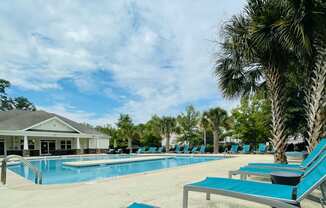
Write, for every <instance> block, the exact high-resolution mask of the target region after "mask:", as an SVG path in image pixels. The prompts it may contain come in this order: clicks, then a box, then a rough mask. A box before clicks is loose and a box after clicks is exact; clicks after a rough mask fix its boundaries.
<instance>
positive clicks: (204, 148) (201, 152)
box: [199, 145, 206, 154]
mask: <svg viewBox="0 0 326 208" xmlns="http://www.w3.org/2000/svg"><path fill="white" fill-rule="evenodd" d="M205 151H206V146H205V145H202V146H200V150H199V153H200V154H205Z"/></svg>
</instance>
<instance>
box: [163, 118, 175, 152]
mask: <svg viewBox="0 0 326 208" xmlns="http://www.w3.org/2000/svg"><path fill="white" fill-rule="evenodd" d="M159 125H160V131H161V134H162V135H163V137H164V138H165V149H166V152H168V151H169V150H170V139H171V134H172V133H173V132H175V131H176V126H177V122H176V119H175V118H173V117H169V116H163V117H162V118H160V119H159Z"/></svg>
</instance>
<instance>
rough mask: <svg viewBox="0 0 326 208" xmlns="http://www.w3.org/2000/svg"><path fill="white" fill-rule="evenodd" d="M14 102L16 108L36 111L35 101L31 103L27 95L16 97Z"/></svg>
mask: <svg viewBox="0 0 326 208" xmlns="http://www.w3.org/2000/svg"><path fill="white" fill-rule="evenodd" d="M13 104H14V105H15V108H16V109H20V110H27V111H35V110H36V108H35V106H34V105H33V103H31V102H30V101H29V100H28V99H27V98H25V97H16V98H14V100H13Z"/></svg>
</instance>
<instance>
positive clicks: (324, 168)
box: [183, 157, 326, 208]
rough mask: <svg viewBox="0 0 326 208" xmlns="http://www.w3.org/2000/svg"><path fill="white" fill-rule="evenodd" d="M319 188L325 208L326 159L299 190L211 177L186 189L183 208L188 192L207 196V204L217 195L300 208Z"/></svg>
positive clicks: (311, 171) (275, 205) (305, 179)
mask: <svg viewBox="0 0 326 208" xmlns="http://www.w3.org/2000/svg"><path fill="white" fill-rule="evenodd" d="M318 187H320V189H321V191H322V193H323V194H322V196H321V197H322V199H321V200H320V201H321V203H323V204H325V194H324V193H325V191H326V190H325V189H326V158H325V157H324V158H323V159H322V160H320V161H319V162H318V163H316V164H314V167H313V168H312V169H311V170H310V171H309V173H307V174H306V175H305V177H303V178H302V179H301V181H300V183H299V184H298V185H297V186H287V185H279V184H268V183H261V182H254V181H242V180H236V179H227V178H211V177H208V178H206V179H205V180H203V181H200V182H197V183H192V184H188V185H185V186H184V188H183V208H187V207H188V193H189V191H195V192H203V193H206V199H207V200H209V199H210V194H218V195H224V196H228V197H233V198H238V199H243V200H248V201H253V202H257V203H260V204H265V205H267V206H273V207H278V208H297V207H298V206H299V205H300V202H301V201H302V200H303V199H304V198H306V197H307V196H308V195H309V194H310V193H311V192H312V191H314V190H315V189H316V188H318Z"/></svg>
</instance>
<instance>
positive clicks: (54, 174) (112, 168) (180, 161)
mask: <svg viewBox="0 0 326 208" xmlns="http://www.w3.org/2000/svg"><path fill="white" fill-rule="evenodd" d="M130 157H135V156H128V155H125V156H121V155H107V156H106V155H105V156H96V157H67V158H55V159H42V160H31V163H32V164H33V165H34V166H35V167H37V168H38V169H39V170H40V171H41V172H42V175H43V184H66V183H78V182H86V181H94V180H99V179H104V178H110V177H116V176H122V175H128V174H134V173H143V172H147V171H152V170H159V169H164V168H171V167H177V166H185V165H191V164H195V163H202V162H207V161H212V160H219V159H222V157H208V156H200V157H198V156H196V157H192V156H176V157H172V158H166V159H161V160H153V161H141V162H132V163H125V164H114V165H99V166H92V167H79V168H78V167H69V166H65V165H63V163H65V162H73V161H84V160H100V159H121V158H130ZM9 169H10V170H11V171H13V172H15V173H17V174H19V175H21V176H22V177H24V178H26V179H28V180H31V181H34V178H35V177H34V174H33V173H32V171H30V170H29V169H28V168H27V167H24V166H23V165H20V164H19V165H12V166H9Z"/></svg>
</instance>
